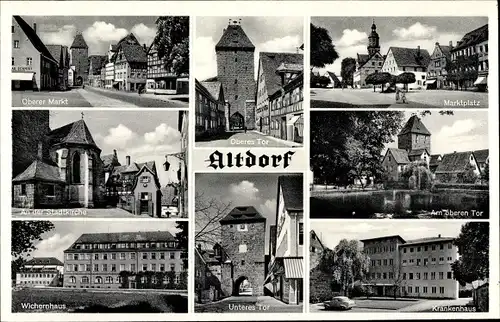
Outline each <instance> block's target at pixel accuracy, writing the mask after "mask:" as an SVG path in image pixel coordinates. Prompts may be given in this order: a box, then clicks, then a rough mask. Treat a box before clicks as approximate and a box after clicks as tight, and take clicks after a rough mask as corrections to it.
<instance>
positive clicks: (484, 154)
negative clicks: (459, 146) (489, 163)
mask: <svg viewBox="0 0 500 322" xmlns="http://www.w3.org/2000/svg"><path fill="white" fill-rule="evenodd" d="M489 151H490V150H488V149H485V150H476V151H472V153H474V156H475V157H476V161H477V162H479V163H485V162H486V160H487V159H488V157H489V156H490V152H489Z"/></svg>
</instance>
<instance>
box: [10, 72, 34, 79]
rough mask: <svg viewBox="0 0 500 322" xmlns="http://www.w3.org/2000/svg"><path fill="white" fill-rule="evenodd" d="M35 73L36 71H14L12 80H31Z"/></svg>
mask: <svg viewBox="0 0 500 322" xmlns="http://www.w3.org/2000/svg"><path fill="white" fill-rule="evenodd" d="M34 74H35V73H34V72H19V73H12V80H20V81H31V80H33V77H34Z"/></svg>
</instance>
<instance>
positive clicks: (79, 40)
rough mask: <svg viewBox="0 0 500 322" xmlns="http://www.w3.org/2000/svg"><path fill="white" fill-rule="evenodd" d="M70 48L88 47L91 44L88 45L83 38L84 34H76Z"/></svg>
mask: <svg viewBox="0 0 500 322" xmlns="http://www.w3.org/2000/svg"><path fill="white" fill-rule="evenodd" d="M69 48H84V49H88V48H89V46H87V43H86V42H85V39H83V35H82V34H77V35H76V36H75V39H74V40H73V43H72V44H71V47H69Z"/></svg>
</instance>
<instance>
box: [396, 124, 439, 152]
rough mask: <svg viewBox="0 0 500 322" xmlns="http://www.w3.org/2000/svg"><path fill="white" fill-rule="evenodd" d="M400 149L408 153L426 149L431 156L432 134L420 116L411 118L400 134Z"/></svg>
mask: <svg viewBox="0 0 500 322" xmlns="http://www.w3.org/2000/svg"><path fill="white" fill-rule="evenodd" d="M398 148H399V149H402V150H406V151H407V152H408V153H410V152H412V151H415V150H424V149H425V150H427V153H428V154H431V132H429V130H428V129H427V128H426V127H425V125H424V123H422V121H421V120H420V118H419V117H418V116H416V115H413V116H411V117H410V118H409V119H408V121H407V122H406V124H405V126H404V127H403V129H402V130H401V132H399V134H398Z"/></svg>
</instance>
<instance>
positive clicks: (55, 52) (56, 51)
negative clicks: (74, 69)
mask: <svg viewBox="0 0 500 322" xmlns="http://www.w3.org/2000/svg"><path fill="white" fill-rule="evenodd" d="M45 47H47V50H48V51H49V52H50V55H51V56H52V58H54V59H55V60H56V61H57V63H58V64H60V63H61V53H62V47H63V46H61V45H45ZM63 59H64V58H63Z"/></svg>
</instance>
